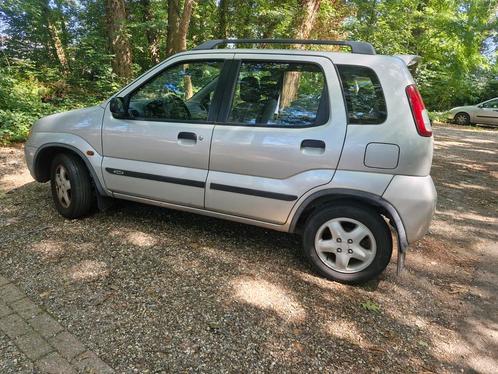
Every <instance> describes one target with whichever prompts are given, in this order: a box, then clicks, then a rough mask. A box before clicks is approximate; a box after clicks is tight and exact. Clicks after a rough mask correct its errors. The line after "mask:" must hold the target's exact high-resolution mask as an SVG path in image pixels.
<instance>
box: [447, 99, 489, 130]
mask: <svg viewBox="0 0 498 374" xmlns="http://www.w3.org/2000/svg"><path fill="white" fill-rule="evenodd" d="M448 120H449V121H451V122H454V123H456V124H458V125H471V124H483V125H494V126H498V97H495V98H494V99H491V100H487V101H484V102H482V103H480V104H477V105H468V106H459V107H456V108H453V109H451V110H450V111H449V112H448Z"/></svg>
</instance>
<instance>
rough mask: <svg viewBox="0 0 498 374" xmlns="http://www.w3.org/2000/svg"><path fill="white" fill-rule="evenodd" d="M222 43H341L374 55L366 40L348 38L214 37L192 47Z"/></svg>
mask: <svg viewBox="0 0 498 374" xmlns="http://www.w3.org/2000/svg"><path fill="white" fill-rule="evenodd" d="M224 44H316V45H320V44H321V45H342V46H346V47H349V48H351V52H352V53H358V54H363V55H374V54H375V48H374V47H373V46H372V45H371V44H370V43H367V42H356V41H349V40H306V39H214V40H208V41H205V42H204V43H202V44H200V45H198V46H197V47H195V48H194V49H196V50H200V49H216V48H217V47H219V46H220V45H224Z"/></svg>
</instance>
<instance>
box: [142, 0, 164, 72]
mask: <svg viewBox="0 0 498 374" xmlns="http://www.w3.org/2000/svg"><path fill="white" fill-rule="evenodd" d="M140 3H141V5H142V12H143V22H144V24H145V25H146V28H145V38H146V39H147V44H148V47H147V49H148V51H149V58H150V61H151V62H152V64H154V65H155V64H158V63H159V61H161V57H160V53H159V41H158V37H157V32H156V30H155V29H154V27H152V25H151V22H152V21H153V20H154V15H153V14H152V10H151V8H150V0H141V1H140Z"/></svg>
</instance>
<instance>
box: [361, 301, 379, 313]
mask: <svg viewBox="0 0 498 374" xmlns="http://www.w3.org/2000/svg"><path fill="white" fill-rule="evenodd" d="M360 305H361V307H362V308H363V309H365V310H368V311H369V312H374V313H379V312H380V305H379V304H377V303H375V302H373V301H372V300H367V301H365V302H364V303H361V304H360Z"/></svg>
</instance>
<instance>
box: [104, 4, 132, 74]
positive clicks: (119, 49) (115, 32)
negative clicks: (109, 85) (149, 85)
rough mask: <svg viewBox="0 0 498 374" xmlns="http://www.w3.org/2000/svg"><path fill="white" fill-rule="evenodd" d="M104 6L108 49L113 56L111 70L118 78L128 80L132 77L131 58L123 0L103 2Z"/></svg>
mask: <svg viewBox="0 0 498 374" xmlns="http://www.w3.org/2000/svg"><path fill="white" fill-rule="evenodd" d="M105 5H106V7H105V9H106V24H107V32H108V38H109V47H110V48H109V49H110V50H111V52H112V53H113V54H114V58H113V60H112V70H113V71H114V73H115V74H116V75H117V76H118V77H121V78H125V79H129V78H131V76H132V56H131V48H130V41H129V39H128V35H127V32H126V8H125V4H124V0H105Z"/></svg>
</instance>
